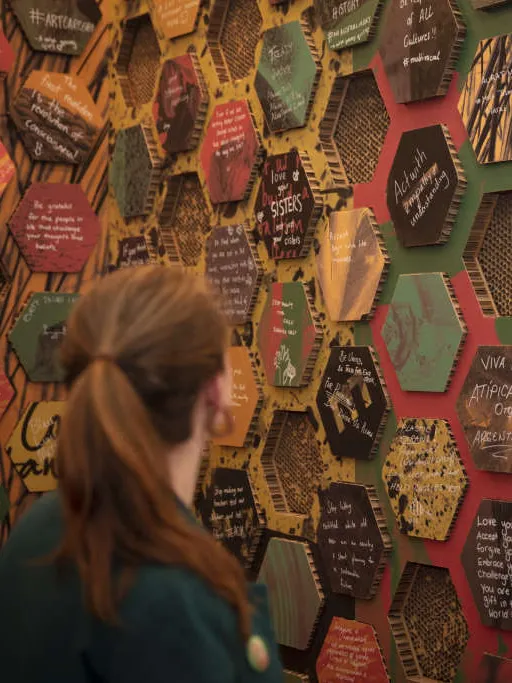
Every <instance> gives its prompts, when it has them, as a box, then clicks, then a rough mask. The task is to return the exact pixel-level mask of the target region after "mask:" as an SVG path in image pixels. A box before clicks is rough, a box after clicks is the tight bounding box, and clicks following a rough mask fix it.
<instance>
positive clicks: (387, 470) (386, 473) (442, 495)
mask: <svg viewBox="0 0 512 683" xmlns="http://www.w3.org/2000/svg"><path fill="white" fill-rule="evenodd" d="M382 479H383V481H384V484H385V485H386V489H387V493H388V496H389V500H390V503H391V507H392V508H393V512H394V513H395V517H396V521H397V523H398V526H399V528H400V531H401V532H402V533H403V534H409V535H410V536H413V537H419V538H429V539H432V540H434V541H446V539H447V538H448V536H449V534H450V531H451V529H452V526H453V524H454V522H455V519H456V516H457V513H458V510H459V507H460V505H461V504H462V501H463V499H464V494H465V492H466V488H467V486H468V478H467V476H466V470H465V469H464V465H463V463H462V460H461V458H460V455H459V452H458V450H457V444H456V441H455V439H454V437H453V434H452V431H451V429H450V425H449V424H448V422H447V421H446V420H437V419H436V420H434V419H420V418H404V419H401V420H400V421H399V422H398V425H397V430H396V434H395V437H394V439H393V441H392V442H391V447H390V450H389V453H388V454H387V456H386V459H385V461H384V466H383V468H382Z"/></svg>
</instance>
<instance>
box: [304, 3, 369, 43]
mask: <svg viewBox="0 0 512 683" xmlns="http://www.w3.org/2000/svg"><path fill="white" fill-rule="evenodd" d="M314 4H315V9H316V13H317V16H318V17H319V19H320V24H321V25H322V28H323V31H324V34H325V38H326V40H327V45H328V46H329V48H330V49H331V50H345V49H347V48H349V47H354V45H361V44H362V43H367V42H368V41H369V40H371V39H372V38H373V37H374V35H375V31H376V29H377V22H378V19H379V15H380V10H381V5H382V0H345V2H340V0H315V3H314Z"/></svg>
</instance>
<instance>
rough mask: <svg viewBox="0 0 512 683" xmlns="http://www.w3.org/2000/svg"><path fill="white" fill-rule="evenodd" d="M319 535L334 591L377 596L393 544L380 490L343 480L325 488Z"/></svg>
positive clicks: (367, 596) (322, 493)
mask: <svg viewBox="0 0 512 683" xmlns="http://www.w3.org/2000/svg"><path fill="white" fill-rule="evenodd" d="M317 537H318V546H319V548H320V553H321V555H322V559H323V562H324V566H325V567H326V569H327V574H328V576H329V582H330V585H331V590H332V591H333V593H341V594H343V595H351V596H352V597H354V598H359V599H363V600H369V599H370V598H371V597H373V596H374V595H375V593H376V592H377V588H378V586H379V583H380V580H381V577H382V572H383V571H384V567H385V565H386V557H387V555H389V554H391V548H392V546H391V539H390V537H389V534H388V532H387V529H386V523H385V520H384V516H383V513H382V510H381V508H380V505H379V502H378V498H377V492H376V490H375V489H373V488H371V487H366V486H362V485H360V484H342V483H339V484H331V485H330V486H329V488H328V489H327V490H325V491H321V492H320V522H319V524H318V529H317Z"/></svg>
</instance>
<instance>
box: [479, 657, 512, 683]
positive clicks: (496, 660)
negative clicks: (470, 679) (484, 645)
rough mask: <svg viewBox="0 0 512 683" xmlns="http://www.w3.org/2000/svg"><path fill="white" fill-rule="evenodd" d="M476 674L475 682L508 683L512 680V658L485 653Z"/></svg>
mask: <svg viewBox="0 0 512 683" xmlns="http://www.w3.org/2000/svg"><path fill="white" fill-rule="evenodd" d="M476 676H477V677H476V680H475V683H508V681H511V680H512V659H504V658H503V657H495V656H494V655H490V654H485V655H484V656H483V657H482V660H481V662H480V665H479V667H478V671H477V674H476Z"/></svg>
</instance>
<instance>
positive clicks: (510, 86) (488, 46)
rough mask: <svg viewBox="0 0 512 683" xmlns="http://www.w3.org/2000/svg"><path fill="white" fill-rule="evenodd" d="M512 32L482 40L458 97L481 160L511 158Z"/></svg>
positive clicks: (484, 162) (477, 156) (472, 142)
mask: <svg viewBox="0 0 512 683" xmlns="http://www.w3.org/2000/svg"><path fill="white" fill-rule="evenodd" d="M511 57H512V33H508V34H506V35H502V36H496V37H494V38H492V39H488V38H486V39H485V40H482V41H481V42H480V43H479V44H478V47H477V50H476V54H475V56H474V58H473V63H472V65H471V69H470V71H469V73H468V76H467V80H466V83H465V85H464V88H463V90H462V92H461V96H460V100H459V111H460V114H461V116H462V120H463V122H464V125H465V126H466V130H467V132H468V137H469V141H470V143H471V145H472V147H473V150H474V152H475V155H476V158H477V160H478V162H479V163H481V164H491V163H495V162H499V161H510V160H511V159H512V145H511V144H510V140H509V136H508V133H507V131H508V130H509V128H510V125H511V124H512V112H511V111H510V108H509V106H508V103H509V93H510V91H511V90H512V73H511V72H510V70H509V69H508V68H507V64H508V63H509V61H510V58H511Z"/></svg>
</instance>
